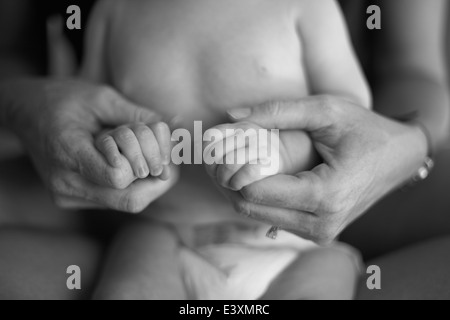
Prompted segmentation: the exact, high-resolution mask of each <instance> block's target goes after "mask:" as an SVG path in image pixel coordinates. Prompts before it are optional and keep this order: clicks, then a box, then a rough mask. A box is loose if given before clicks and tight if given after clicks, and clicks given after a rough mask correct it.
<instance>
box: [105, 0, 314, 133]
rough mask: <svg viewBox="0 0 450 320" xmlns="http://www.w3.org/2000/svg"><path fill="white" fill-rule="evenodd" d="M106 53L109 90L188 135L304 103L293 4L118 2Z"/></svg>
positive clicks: (303, 78) (200, 0) (305, 88)
mask: <svg viewBox="0 0 450 320" xmlns="http://www.w3.org/2000/svg"><path fill="white" fill-rule="evenodd" d="M123 3H126V5H123V6H122V7H121V8H120V10H119V12H118V14H117V17H114V18H113V21H114V22H113V23H112V24H111V25H112V26H111V32H110V37H109V45H108V47H107V53H108V55H110V59H108V60H109V69H110V70H109V71H110V72H108V73H109V74H110V78H111V79H110V81H111V82H112V84H113V86H114V87H116V88H117V89H119V91H121V92H122V93H123V94H125V95H126V96H128V97H129V98H130V99H132V100H134V101H135V102H137V103H139V104H141V105H143V106H146V107H148V108H151V109H153V110H156V111H158V112H160V113H162V114H164V115H166V116H168V117H171V116H178V118H180V119H182V120H183V124H184V126H185V127H188V128H191V127H192V124H193V122H194V121H203V123H204V126H203V127H204V128H208V127H211V126H213V125H216V124H218V123H220V122H223V121H226V117H225V115H226V111H227V110H229V109H232V108H237V107H243V106H255V105H258V104H261V103H264V102H267V101H271V100H292V99H298V98H300V97H303V96H305V95H307V93H308V86H307V81H306V79H307V77H306V72H305V70H304V67H303V64H302V59H303V57H302V46H301V42H300V39H299V37H298V33H297V29H296V26H295V20H294V19H293V18H292V17H290V16H289V15H287V14H286V12H289V11H288V10H289V8H286V6H287V5H288V4H289V3H291V1H284V0H280V1H270V0H263V1H259V0H258V1H255V0H249V1H240V0H239V1H238V0H234V1H232V2H231V3H227V2H224V1H210V0H194V1H182V0H172V1H158V0H149V1H131V2H130V1H123Z"/></svg>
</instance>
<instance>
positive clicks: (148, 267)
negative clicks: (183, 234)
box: [95, 219, 184, 300]
mask: <svg viewBox="0 0 450 320" xmlns="http://www.w3.org/2000/svg"><path fill="white" fill-rule="evenodd" d="M95 298H96V299H100V300H141V299H145V300H153V299H158V300H163V299H182V298H184V287H183V285H182V281H181V273H180V262H179V240H178V238H177V236H176V233H175V232H174V231H173V230H172V229H171V228H170V227H167V226H165V225H162V224H158V223H153V222H149V221H146V220H145V219H142V220H141V219H139V220H138V221H137V222H135V223H133V224H131V225H129V226H127V227H125V228H124V229H123V230H122V232H120V234H119V235H118V237H117V238H116V239H115V240H114V243H113V245H112V247H111V249H110V252H109V256H108V258H107V263H106V265H105V267H104V272H103V274H102V277H101V280H100V282H99V285H98V288H97V289H96V293H95Z"/></svg>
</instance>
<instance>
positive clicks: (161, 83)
mask: <svg viewBox="0 0 450 320" xmlns="http://www.w3.org/2000/svg"><path fill="white" fill-rule="evenodd" d="M337 13H338V9H337V6H336V4H335V3H334V2H333V1H330V0H325V1H320V2H318V1H313V0H295V1H294V0H280V1H276V2H275V1H269V0H246V1H240V0H232V1H226V2H224V1H210V0H195V1H183V0H170V1H167V0H164V1H163V0H151V1H148V0H131V1H123V0H107V1H102V2H101V3H100V4H99V5H98V6H97V8H96V10H95V12H94V13H93V16H92V19H90V21H91V23H90V27H89V30H88V38H87V51H86V55H85V57H86V58H85V61H84V65H83V70H82V76H83V77H84V78H87V79H89V80H93V81H97V82H102V83H108V84H110V85H112V86H114V87H115V88H116V89H118V90H119V91H120V92H121V93H123V94H124V95H125V96H127V97H128V98H129V99H131V100H133V101H134V102H136V103H138V104H140V105H142V106H146V107H148V108H150V109H152V110H153V111H156V112H158V113H160V114H162V115H163V116H164V117H165V118H172V117H175V116H176V117H177V119H181V126H182V127H184V128H187V129H190V130H192V127H193V123H194V121H202V122H203V127H204V128H210V127H213V126H216V125H222V124H223V123H226V121H227V118H226V111H227V110H232V109H234V108H239V107H247V106H256V105H259V104H263V103H269V102H271V101H273V102H276V101H280V100H284V101H286V100H296V99H300V98H302V97H305V96H307V95H310V94H335V95H340V96H343V97H345V98H348V99H352V100H354V101H355V102H357V103H358V104H360V105H363V106H369V104H370V102H369V101H370V96H369V91H368V89H367V86H366V83H365V80H364V77H363V75H362V73H361V70H360V68H359V65H358V63H357V60H356V59H355V56H354V53H353V51H352V48H351V46H350V44H349V41H348V38H347V34H346V31H345V28H344V25H343V21H342V17H341V16H340V15H339V14H337ZM325 17H326V18H325ZM344 80H345V81H344ZM152 125H155V124H152ZM230 126H231V125H230ZM127 127H128V128H119V129H116V130H114V131H113V132H111V134H110V135H109V136H110V137H111V138H112V139H111V138H108V137H105V136H102V137H101V138H100V140H98V141H97V142H98V147H99V149H100V150H101V151H103V153H104V154H105V156H106V158H107V159H108V160H110V161H109V162H110V163H111V165H114V161H115V160H114V159H120V157H118V155H119V154H118V152H119V150H120V151H121V152H122V155H123V156H125V158H126V159H127V160H128V161H129V162H130V164H131V166H132V168H133V169H134V172H135V175H136V177H138V178H144V177H147V176H148V175H153V176H159V175H160V172H161V161H162V157H161V156H162V155H160V157H158V155H157V154H156V153H155V150H157V148H156V145H157V144H158V145H159V147H160V148H161V149H164V148H166V149H167V146H168V144H169V140H168V139H167V130H166V131H165V133H164V139H165V141H161V139H162V138H161V137H157V135H158V132H155V130H154V128H152V126H149V129H150V130H147V129H145V128H143V127H142V124H130V125H129V126H127ZM159 127H161V124H159ZM222 127H223V125H222ZM233 127H236V125H233ZM128 129H131V131H130V130H128ZM133 129H135V131H133ZM158 130H159V129H158ZM136 131H137V132H136ZM131 135H134V136H135V138H133V137H130V136H131ZM141 135H143V136H144V137H141ZM153 136H154V137H153ZM130 140H131V141H132V143H124V141H127V142H129V141H130ZM140 140H141V141H142V140H145V143H139V141H140ZM280 142H281V143H280V151H281V159H280V160H281V163H284V164H285V165H284V166H281V168H280V170H279V172H278V173H294V172H300V171H302V170H305V169H310V167H311V166H312V165H313V163H314V160H315V153H314V147H313V145H312V143H311V141H310V139H309V137H308V135H307V134H305V133H303V132H300V131H289V132H281V134H280ZM138 143H139V144H140V148H139V146H138ZM114 144H116V146H117V147H119V148H117V147H115V146H114ZM144 144H145V146H143V145H144ZM125 145H126V146H125ZM150 146H153V147H152V148H150ZM142 149H145V150H142ZM150 149H152V150H150ZM139 150H140V151H139ZM149 158H151V159H149ZM160 158H161V161H160V160H159V159H160ZM165 162H167V161H165ZM116 165H117V163H116ZM183 170H184V171H185V173H184V174H182V175H181V180H180V182H179V185H178V186H177V187H176V188H175V189H173V190H172V191H171V192H169V193H168V194H167V195H166V196H164V197H163V198H161V199H160V203H161V207H162V208H164V207H167V206H166V204H167V205H168V206H169V207H170V208H171V210H170V212H165V213H164V214H160V218H161V219H164V220H168V221H170V222H174V223H190V224H192V223H193V221H197V222H198V223H202V222H205V221H208V222H210V221H211V215H212V212H214V213H216V219H217V220H218V221H221V220H223V219H234V218H236V216H235V215H233V214H230V212H231V211H232V210H231V211H230V205H229V204H228V203H227V202H226V201H225V200H224V199H223V198H222V197H221V196H216V195H214V193H215V191H213V190H211V188H210V187H209V183H203V184H202V183H198V182H199V181H201V180H206V179H208V177H207V176H206V174H205V173H204V169H202V168H200V167H199V166H189V167H185V168H183ZM235 170H236V168H232V170H231V173H232V174H230V173H228V174H227V175H226V177H225V178H224V177H223V175H219V176H218V177H219V179H220V181H218V184H220V185H223V186H229V183H230V181H231V180H232V176H233V175H234V174H236V173H238V172H234V171H235ZM240 170H244V172H241V173H240V176H241V177H246V178H245V179H243V180H244V181H238V182H236V183H235V184H234V185H232V186H231V189H234V190H236V189H240V188H242V187H245V185H246V184H248V183H250V182H253V181H256V180H258V179H261V177H260V176H258V174H259V170H255V168H252V167H251V166H245V167H243V168H240ZM221 171H227V170H221ZM165 174H166V173H165ZM164 178H166V176H165V177H164ZM193 179H194V180H193ZM192 181H196V182H197V183H194V184H193V183H192ZM202 186H204V188H202ZM208 195H210V196H208ZM183 199H188V201H186V202H185V201H183ZM195 199H198V201H196V200H195ZM208 199H210V200H211V201H210V206H209V207H208V205H207V203H205V202H208ZM199 201H202V202H203V205H202V206H201V210H199V208H198V207H197V206H196V205H195V203H197V202H199ZM174 207H177V208H174ZM172 209H180V210H172ZM163 211H165V210H163ZM199 211H201V212H204V213H206V212H208V211H209V212H208V213H207V216H208V218H207V219H206V220H204V219H205V216H204V215H202V214H201V212H199ZM174 212H184V214H183V218H181V217H179V215H178V217H176V216H173V213H174ZM187 212H189V213H190V214H195V215H198V217H197V218H195V217H192V216H191V215H189V214H186V213H187ZM156 215H158V214H157V213H155V214H154V216H156ZM180 219H181V220H182V221H180Z"/></svg>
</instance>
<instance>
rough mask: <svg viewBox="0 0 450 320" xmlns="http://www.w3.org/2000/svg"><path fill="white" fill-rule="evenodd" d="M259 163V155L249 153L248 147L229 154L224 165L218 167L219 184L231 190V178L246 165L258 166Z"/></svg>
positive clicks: (217, 177)
mask: <svg viewBox="0 0 450 320" xmlns="http://www.w3.org/2000/svg"><path fill="white" fill-rule="evenodd" d="M257 161H258V154H256V153H251V152H249V150H248V148H247V147H243V148H239V149H238V150H233V151H231V152H229V153H227V154H226V155H225V157H224V164H223V165H219V166H218V167H217V172H216V179H217V183H219V185H221V186H222V187H224V188H230V181H231V178H232V177H233V176H234V175H235V174H236V173H237V172H238V171H239V170H241V168H242V167H244V166H245V165H246V164H249V163H250V164H252V163H253V164H256V163H257ZM231 189H232V188H231ZM232 190H234V189H232ZM234 191H236V190H234Z"/></svg>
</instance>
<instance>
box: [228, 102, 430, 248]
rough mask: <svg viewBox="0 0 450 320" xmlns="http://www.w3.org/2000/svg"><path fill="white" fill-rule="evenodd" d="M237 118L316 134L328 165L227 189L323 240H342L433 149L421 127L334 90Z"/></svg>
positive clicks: (264, 216)
mask: <svg viewBox="0 0 450 320" xmlns="http://www.w3.org/2000/svg"><path fill="white" fill-rule="evenodd" d="M230 116H231V117H232V118H233V119H234V120H235V121H251V122H254V123H256V124H258V125H260V126H262V127H264V128H267V129H273V128H278V129H281V130H288V129H289V130H297V129H298V130H305V131H307V132H308V133H309V135H310V137H311V139H312V141H313V143H314V145H315V147H316V149H317V151H318V153H319V154H320V155H321V157H322V159H323V163H322V164H320V165H318V166H317V167H315V168H314V169H313V170H311V171H308V172H301V173H298V174H296V175H292V176H288V175H278V176H273V177H269V178H267V179H265V180H262V181H259V182H256V183H254V184H252V185H250V186H248V187H246V188H244V189H243V190H242V191H241V192H240V193H235V192H230V191H225V192H226V194H227V195H228V196H229V198H230V199H231V200H232V201H233V203H234V206H235V208H236V210H237V211H238V212H239V213H241V214H244V215H247V216H249V217H251V218H254V219H257V220H261V221H264V222H267V223H269V224H271V225H274V226H279V227H281V228H282V229H284V230H287V231H291V232H293V233H295V234H298V235H300V236H302V237H304V238H307V239H311V240H313V241H316V242H319V243H328V242H330V241H332V240H333V239H335V237H336V236H338V234H339V233H340V232H341V231H342V230H343V229H344V228H345V227H346V226H348V225H349V224H350V223H351V222H352V221H354V220H355V219H356V218H357V217H358V216H360V215H361V214H362V213H364V212H365V211H366V210H367V209H368V208H369V207H371V206H372V205H373V204H374V203H376V202H377V201H378V200H380V199H381V198H382V197H384V196H385V195H386V194H388V193H389V192H391V191H392V190H393V189H395V188H396V187H398V186H399V185H400V184H401V183H403V182H405V181H406V180H407V179H409V178H410V177H412V176H413V175H414V174H415V172H416V171H417V170H418V168H419V167H420V166H421V165H422V163H423V160H424V159H425V157H426V154H427V141H426V136H425V134H424V133H423V131H422V130H421V129H420V128H419V127H415V126H412V125H411V126H409V125H406V124H402V123H398V122H395V121H392V120H389V119H387V118H384V117H382V116H380V115H377V114H376V113H374V112H372V111H370V110H367V109H365V108H362V107H360V106H357V105H355V104H353V103H351V102H349V101H347V100H344V99H340V98H336V97H331V96H317V97H310V98H306V99H302V100H299V101H294V102H276V103H268V104H265V105H262V106H258V107H255V108H251V109H238V110H233V111H232V112H230ZM386 223H389V221H386Z"/></svg>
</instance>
